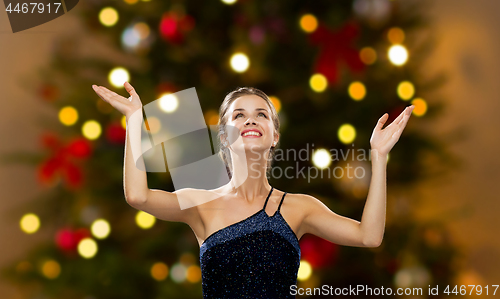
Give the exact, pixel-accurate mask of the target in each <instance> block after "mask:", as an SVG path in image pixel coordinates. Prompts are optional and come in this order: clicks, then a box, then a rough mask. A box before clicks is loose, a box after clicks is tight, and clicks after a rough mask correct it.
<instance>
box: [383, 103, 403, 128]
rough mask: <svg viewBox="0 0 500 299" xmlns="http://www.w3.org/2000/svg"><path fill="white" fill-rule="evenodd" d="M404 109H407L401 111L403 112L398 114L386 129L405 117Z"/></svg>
mask: <svg viewBox="0 0 500 299" xmlns="http://www.w3.org/2000/svg"><path fill="white" fill-rule="evenodd" d="M406 109H407V108H405V110H403V112H401V114H399V115H398V117H396V119H395V120H393V121H392V123H390V124H389V125H388V126H387V127H388V128H389V127H391V126H393V124H399V122H400V121H401V119H402V118H403V116H404V115H405V112H406Z"/></svg>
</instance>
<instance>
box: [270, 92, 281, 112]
mask: <svg viewBox="0 0 500 299" xmlns="http://www.w3.org/2000/svg"><path fill="white" fill-rule="evenodd" d="M269 99H270V100H271V103H273V106H274V108H275V109H276V112H278V113H279V112H280V110H281V101H280V99H278V97H276V96H270V97H269Z"/></svg>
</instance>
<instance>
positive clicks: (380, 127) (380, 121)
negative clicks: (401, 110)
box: [375, 113, 389, 130]
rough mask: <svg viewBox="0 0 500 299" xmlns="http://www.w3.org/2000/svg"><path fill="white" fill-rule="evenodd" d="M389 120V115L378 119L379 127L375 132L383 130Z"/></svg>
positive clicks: (376, 127)
mask: <svg viewBox="0 0 500 299" xmlns="http://www.w3.org/2000/svg"><path fill="white" fill-rule="evenodd" d="M388 118H389V114H387V113H384V115H382V117H381V118H379V119H378V122H377V125H376V126H375V130H381V129H382V127H383V126H384V124H385V122H386V121H387V119H388Z"/></svg>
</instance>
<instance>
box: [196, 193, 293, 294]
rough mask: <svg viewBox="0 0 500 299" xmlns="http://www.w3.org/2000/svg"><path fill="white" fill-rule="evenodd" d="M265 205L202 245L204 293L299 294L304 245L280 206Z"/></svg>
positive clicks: (211, 236)
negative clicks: (295, 287)
mask: <svg viewBox="0 0 500 299" xmlns="http://www.w3.org/2000/svg"><path fill="white" fill-rule="evenodd" d="M273 190H274V188H272V189H271V191H270V192H269V195H268V196H267V198H266V203H265V204H264V207H263V208H262V210H260V211H258V212H257V213H255V214H253V215H251V216H249V217H247V218H246V219H244V220H241V221H239V222H237V223H234V224H231V225H229V226H227V227H225V228H223V229H221V230H218V231H216V232H215V233H213V234H211V235H210V236H209V237H208V238H207V239H206V240H205V242H203V244H202V245H201V247H200V265H201V273H202V287H203V298H268V299H271V298H295V296H292V295H290V291H291V288H290V286H291V285H296V284H297V272H298V269H299V265H300V247H299V240H298V239H297V236H296V235H295V233H294V232H293V230H292V229H291V228H290V226H289V225H288V223H287V222H286V220H285V219H284V218H283V216H282V215H281V212H280V208H281V204H282V203H283V200H284V198H285V195H286V193H285V194H283V197H282V198H281V202H280V204H279V206H278V209H277V210H276V212H275V213H274V214H273V216H269V215H267V213H266V211H265V208H266V205H267V202H268V200H269V197H270V195H271V193H272V192H273Z"/></svg>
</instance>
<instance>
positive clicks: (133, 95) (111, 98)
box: [92, 82, 142, 117]
mask: <svg viewBox="0 0 500 299" xmlns="http://www.w3.org/2000/svg"><path fill="white" fill-rule="evenodd" d="M123 86H124V87H125V89H126V90H127V92H128V93H129V94H130V97H129V98H128V99H127V98H125V97H123V96H121V95H119V94H117V93H116V92H113V91H111V90H109V89H107V88H106V87H104V86H97V85H92V88H93V89H94V91H95V92H96V93H97V95H98V96H99V97H100V98H101V99H103V100H104V101H105V102H107V103H109V104H110V105H111V106H113V107H114V108H115V109H116V110H118V111H120V112H121V113H122V114H123V115H125V116H126V117H129V116H130V115H132V113H134V112H135V111H137V110H138V109H141V108H142V103H141V99H140V98H139V95H138V94H137V92H136V91H135V89H134V87H132V85H131V84H130V83H128V82H125V83H124V84H123Z"/></svg>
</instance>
